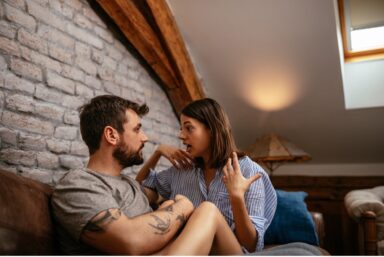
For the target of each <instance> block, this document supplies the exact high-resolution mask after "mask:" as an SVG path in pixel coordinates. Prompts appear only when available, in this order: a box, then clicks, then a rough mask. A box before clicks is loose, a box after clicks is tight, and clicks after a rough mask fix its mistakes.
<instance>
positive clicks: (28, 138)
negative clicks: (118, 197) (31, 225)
mask: <svg viewBox="0 0 384 257" xmlns="http://www.w3.org/2000/svg"><path fill="white" fill-rule="evenodd" d="M107 93H109V94H115V95H119V96H123V97H126V98H128V99H130V100H133V101H138V102H140V103H144V102H146V103H147V104H148V105H149V107H150V113H149V114H148V115H147V116H146V117H144V119H143V125H144V126H143V127H144V130H145V131H146V132H147V134H148V136H149V137H150V141H149V142H148V143H147V145H146V147H145V148H144V156H145V157H146V158H147V157H148V156H149V155H150V154H151V153H152V152H153V150H154V149H155V147H156V145H157V144H158V143H159V142H168V143H171V144H176V145H180V142H179V140H178V139H177V134H178V128H179V125H178V121H177V118H176V116H175V115H174V113H173V111H172V107H171V104H170V103H169V100H168V98H167V97H166V95H165V93H164V92H163V90H162V89H161V87H160V86H159V85H157V84H156V82H155V81H154V80H153V79H152V78H151V76H150V75H149V74H148V73H147V71H146V70H145V69H144V68H143V67H142V66H141V65H140V64H139V62H138V60H136V59H135V58H134V57H133V56H132V55H131V53H130V52H129V51H128V50H127V49H126V48H125V47H124V46H123V45H122V43H121V42H119V41H118V40H117V39H116V37H115V36H114V35H113V34H112V33H111V32H110V31H109V30H108V27H107V25H106V24H104V22H103V21H102V20H101V19H100V18H99V17H98V15H97V14H96V13H95V12H94V11H93V10H92V8H90V6H89V4H88V2H87V1H86V0H66V1H60V0H0V168H1V169H5V170H8V171H10V172H14V173H19V174H21V175H23V176H26V177H31V178H34V179H38V180H40V181H43V182H45V183H50V184H54V183H56V182H57V181H58V180H59V179H60V177H62V176H63V175H64V174H65V172H66V171H68V170H69V169H71V168H76V167H82V166H84V165H85V164H86V162H87V160H88V148H87V147H86V145H85V144H84V143H83V141H82V139H81V135H80V131H79V116H78V115H79V113H78V111H77V108H78V107H79V106H81V105H82V104H84V103H86V102H87V101H88V100H89V99H91V98H92V97H94V96H97V95H101V94H107ZM161 165H162V166H163V167H165V166H167V165H168V162H167V161H165V160H162V161H161ZM138 169H139V167H133V168H128V169H126V170H125V171H124V172H127V173H128V174H130V175H132V176H133V175H134V173H135V172H136V171H137V170H138Z"/></svg>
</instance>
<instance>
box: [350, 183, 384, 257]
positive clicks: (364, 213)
mask: <svg viewBox="0 0 384 257" xmlns="http://www.w3.org/2000/svg"><path fill="white" fill-rule="evenodd" d="M344 204H345V208H346V210H347V212H348V214H349V216H350V217H351V218H352V219H353V220H355V221H356V222H357V224H358V235H359V237H358V240H359V244H358V246H359V254H362V255H377V254H382V253H383V251H384V249H383V247H378V242H379V241H381V240H384V234H383V232H384V186H378V187H374V188H370V189H358V190H352V191H350V192H349V193H348V194H347V195H346V196H345V198H344ZM380 246H381V245H380Z"/></svg>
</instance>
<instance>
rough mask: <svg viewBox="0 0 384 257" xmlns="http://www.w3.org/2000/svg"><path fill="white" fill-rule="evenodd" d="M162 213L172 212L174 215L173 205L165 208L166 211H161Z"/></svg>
mask: <svg viewBox="0 0 384 257" xmlns="http://www.w3.org/2000/svg"><path fill="white" fill-rule="evenodd" d="M161 210H162V211H166V212H170V213H173V206H172V205H169V206H167V207H165V208H164V209H161Z"/></svg>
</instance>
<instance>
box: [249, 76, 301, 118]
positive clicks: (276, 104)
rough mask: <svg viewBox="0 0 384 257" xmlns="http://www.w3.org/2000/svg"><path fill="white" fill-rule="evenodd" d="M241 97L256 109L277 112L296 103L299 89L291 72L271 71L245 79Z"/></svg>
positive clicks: (299, 93)
mask: <svg viewBox="0 0 384 257" xmlns="http://www.w3.org/2000/svg"><path fill="white" fill-rule="evenodd" d="M242 95H243V97H244V98H245V99H246V101H247V102H248V103H249V104H251V105H252V106H254V107H256V108H258V109H261V110H263V111H277V110H281V109H284V108H286V107H288V106H290V105H292V104H293V103H294V102H296V100H297V99H298V98H299V96H300V95H301V88H300V85H299V83H298V80H297V79H296V78H295V76H294V75H293V73H292V72H288V71H284V70H283V71H282V70H278V69H273V70H272V69H271V70H263V71H258V72H255V73H254V74H253V75H252V76H250V77H249V78H248V79H246V82H245V84H244V86H243V90H242Z"/></svg>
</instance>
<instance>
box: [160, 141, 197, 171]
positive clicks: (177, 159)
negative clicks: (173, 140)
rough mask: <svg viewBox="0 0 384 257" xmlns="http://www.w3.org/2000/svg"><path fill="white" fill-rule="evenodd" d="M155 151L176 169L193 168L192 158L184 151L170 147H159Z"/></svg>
mask: <svg viewBox="0 0 384 257" xmlns="http://www.w3.org/2000/svg"><path fill="white" fill-rule="evenodd" d="M156 151H157V152H158V153H159V154H161V155H162V156H164V157H165V158H167V159H168V160H169V161H170V162H171V163H172V165H173V166H175V167H176V168H177V169H190V168H192V167H193V157H192V155H190V154H189V153H188V152H187V151H185V150H182V149H180V148H176V147H173V146H170V145H159V147H158V148H157V149H156Z"/></svg>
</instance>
